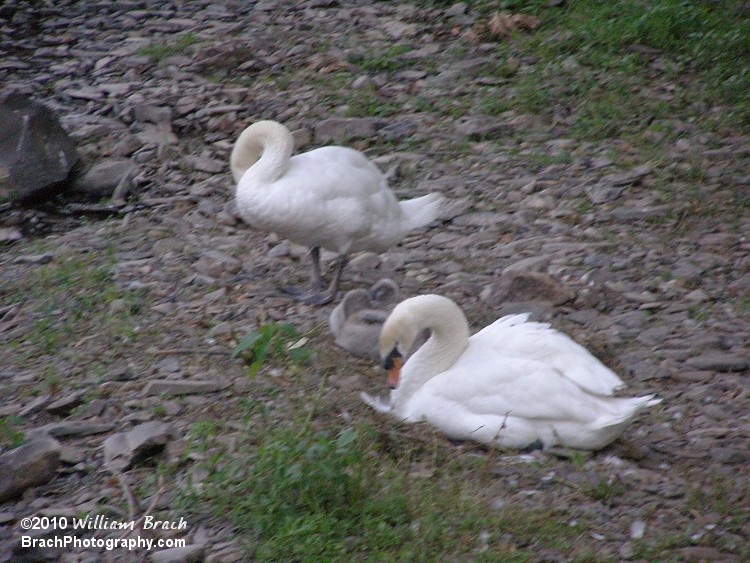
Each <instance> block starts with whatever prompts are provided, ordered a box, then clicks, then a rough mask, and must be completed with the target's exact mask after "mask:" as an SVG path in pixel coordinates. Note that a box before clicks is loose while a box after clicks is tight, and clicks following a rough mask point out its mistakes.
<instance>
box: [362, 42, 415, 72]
mask: <svg viewBox="0 0 750 563" xmlns="http://www.w3.org/2000/svg"><path fill="white" fill-rule="evenodd" d="M411 49H412V48H411V47H410V46H409V45H406V44H404V43H399V44H397V45H392V46H390V47H387V48H385V49H383V50H382V51H377V52H372V53H367V54H357V55H354V56H352V57H351V58H350V59H349V62H351V63H352V64H354V65H356V66H358V67H359V68H360V70H362V71H363V72H368V73H381V72H394V71H396V70H400V69H402V68H404V67H406V66H409V65H410V64H411V61H409V60H407V59H404V58H403V55H404V54H406V53H408V52H409V51H411Z"/></svg>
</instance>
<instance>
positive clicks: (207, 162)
mask: <svg viewBox="0 0 750 563" xmlns="http://www.w3.org/2000/svg"><path fill="white" fill-rule="evenodd" d="M185 164H186V165H187V167H188V168H191V169H193V170H198V171H200V172H208V173H209V174H218V173H219V172H225V171H226V169H227V164H226V163H225V162H223V161H221V160H216V159H215V158H210V157H205V156H186V157H185Z"/></svg>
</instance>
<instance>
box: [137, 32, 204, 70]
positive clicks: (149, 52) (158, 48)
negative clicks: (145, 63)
mask: <svg viewBox="0 0 750 563" xmlns="http://www.w3.org/2000/svg"><path fill="white" fill-rule="evenodd" d="M198 42H199V39H198V36H197V35H195V34H194V33H190V32H187V33H183V34H181V35H180V36H179V37H178V38H177V39H176V40H175V41H170V42H167V41H163V42H158V43H151V44H150V45H147V46H145V47H142V48H141V49H139V50H138V54H139V55H141V56H145V57H149V58H150V59H151V60H152V61H153V62H155V63H158V62H160V61H161V60H163V59H166V58H167V57H173V56H175V55H180V54H182V53H184V52H185V51H187V49H188V48H189V47H191V46H192V45H195V44H196V43H198Z"/></svg>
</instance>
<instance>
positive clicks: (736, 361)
mask: <svg viewBox="0 0 750 563" xmlns="http://www.w3.org/2000/svg"><path fill="white" fill-rule="evenodd" d="M685 363H686V364H687V365H689V366H690V367H693V368H696V369H699V370H716V371H744V370H746V369H748V358H747V357H746V356H738V355H735V354H731V353H727V352H718V351H710V352H705V353H703V354H701V355H700V356H695V357H693V358H689V359H688V360H687V361H686V362H685Z"/></svg>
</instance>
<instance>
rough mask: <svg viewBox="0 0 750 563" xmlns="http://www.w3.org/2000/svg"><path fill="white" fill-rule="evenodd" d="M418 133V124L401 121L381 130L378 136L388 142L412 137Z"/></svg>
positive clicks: (406, 120) (407, 120) (405, 120)
mask: <svg viewBox="0 0 750 563" xmlns="http://www.w3.org/2000/svg"><path fill="white" fill-rule="evenodd" d="M416 132H417V124H416V123H414V122H413V121H411V120H409V119H401V120H399V121H394V122H393V123H390V124H388V125H386V126H385V127H383V128H382V129H380V131H378V134H379V135H380V137H381V138H383V139H384V140H386V141H395V140H398V139H403V138H404V137H410V136H411V135H413V134H414V133H416Z"/></svg>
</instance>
